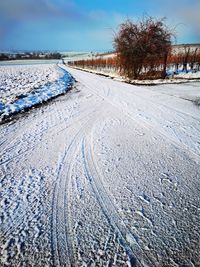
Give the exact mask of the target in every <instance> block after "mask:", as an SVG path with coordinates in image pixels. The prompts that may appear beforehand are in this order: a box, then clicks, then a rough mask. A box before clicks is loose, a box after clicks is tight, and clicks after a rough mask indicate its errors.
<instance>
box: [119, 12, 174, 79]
mask: <svg viewBox="0 0 200 267" xmlns="http://www.w3.org/2000/svg"><path fill="white" fill-rule="evenodd" d="M171 36H172V34H171V31H170V30H169V29H168V28H167V27H166V26H165V24H164V19H161V20H155V19H153V18H152V17H147V18H144V19H143V20H142V21H141V22H139V23H133V22H131V21H130V20H127V21H126V22H125V23H122V24H121V25H120V29H119V32H118V33H117V35H116V36H115V38H114V48H115V50H116V52H117V55H118V62H119V64H120V69H121V72H122V73H123V74H124V75H126V76H127V77H129V78H134V79H136V78H139V77H140V76H141V73H142V72H143V71H144V69H145V70H146V71H147V73H149V74H150V73H152V72H153V71H155V66H156V68H157V65H156V64H155V63H156V62H158V59H159V60H160V61H161V62H160V63H161V66H162V67H161V69H160V76H161V77H162V78H165V76H166V64H167V56H168V53H169V51H170V49H171ZM157 71H158V69H157Z"/></svg>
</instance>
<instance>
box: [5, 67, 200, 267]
mask: <svg viewBox="0 0 200 267" xmlns="http://www.w3.org/2000/svg"><path fill="white" fill-rule="evenodd" d="M66 70H67V71H69V72H70V73H71V75H72V76H73V77H74V78H75V79H76V81H77V82H76V84H75V86H74V88H73V89H72V90H71V91H70V92H68V93H67V94H66V95H63V96H60V97H58V98H56V99H54V100H53V101H51V102H49V103H48V105H44V106H41V107H39V108H37V109H34V110H30V111H29V112H28V113H24V114H22V115H17V117H16V119H14V120H13V121H12V122H10V123H7V124H3V125H1V126H0V151H1V158H0V164H1V165H0V196H1V197H0V266H39V267H40V266H41V267H42V266H55V267H63V266H66V267H67V266H72V267H79V266H80V267H81V266H88V267H89V266H91V267H92V266H102V267H106V266H108V267H111V266H127V267H128V266H145V267H146V266H150V267H151V266H159V267H160V266H173V267H176V266H177V267H179V266H182V267H183V266H191V267H193V266H199V265H200V258H199V251H200V233H199V229H200V220H199V218H200V217H199V216H200V198H199V193H200V192H199V188H200V179H199V178H200V168H199V164H200V138H199V137H200V108H199V107H197V106H195V105H194V104H193V103H192V101H193V100H194V99H195V98H196V97H199V96H200V86H199V83H190V84H184V85H172V84H171V85H163V86H155V87H142V86H133V85H128V84H125V83H121V82H117V81H113V80H111V79H108V78H104V77H101V76H97V75H94V74H89V73H86V72H83V71H79V70H75V69H68V68H67V67H66Z"/></svg>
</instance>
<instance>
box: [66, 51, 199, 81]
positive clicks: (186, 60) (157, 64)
mask: <svg viewBox="0 0 200 267" xmlns="http://www.w3.org/2000/svg"><path fill="white" fill-rule="evenodd" d="M69 65H70V66H74V67H79V68H83V69H92V70H99V71H107V72H111V71H112V72H115V73H119V74H122V75H123V73H124V70H123V64H121V62H120V58H119V57H117V56H115V57H110V58H103V57H102V58H101V57H99V58H95V59H88V60H78V61H73V62H69ZM162 69H163V59H162V58H157V59H156V60H154V61H153V60H151V59H149V60H145V62H143V69H142V72H141V74H140V76H139V77H138V78H139V79H145V78H148V79H151V78H152V79H153V78H161V76H162ZM169 69H170V70H171V71H173V72H174V73H177V72H178V71H185V72H188V71H189V70H191V71H199V70H200V48H199V49H195V50H193V51H192V50H191V49H190V48H188V49H186V51H184V52H179V53H172V52H171V53H169V54H168V56H167V70H169Z"/></svg>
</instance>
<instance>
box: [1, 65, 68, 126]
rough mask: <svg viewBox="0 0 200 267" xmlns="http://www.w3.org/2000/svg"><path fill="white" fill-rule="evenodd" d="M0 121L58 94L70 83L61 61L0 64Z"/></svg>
mask: <svg viewBox="0 0 200 267" xmlns="http://www.w3.org/2000/svg"><path fill="white" fill-rule="evenodd" d="M0 77H1V83H0V121H1V120H3V119H4V118H5V117H7V116H9V115H11V114H13V113H16V112H20V111H22V110H24V109H27V108H30V107H33V106H34V105H36V104H39V103H42V102H44V101H47V100H49V99H51V98H53V97H55V96H57V95H60V94H62V93H64V92H66V90H67V89H68V88H69V87H70V86H71V85H72V78H71V76H70V75H69V74H68V73H67V72H66V71H65V70H64V69H63V68H62V65H60V66H56V65H55V64H47V65H23V66H19V65H15V66H1V67H0Z"/></svg>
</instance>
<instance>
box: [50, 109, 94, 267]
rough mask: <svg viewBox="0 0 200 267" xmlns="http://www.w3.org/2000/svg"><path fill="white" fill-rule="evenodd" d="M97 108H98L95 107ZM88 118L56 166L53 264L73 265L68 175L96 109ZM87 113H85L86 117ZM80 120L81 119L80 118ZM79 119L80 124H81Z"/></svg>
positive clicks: (53, 213)
mask: <svg viewBox="0 0 200 267" xmlns="http://www.w3.org/2000/svg"><path fill="white" fill-rule="evenodd" d="M96 110H98V108H96ZM90 115H91V116H90V117H89V119H87V120H86V122H85V123H84V124H83V125H81V127H80V128H79V130H78V131H76V133H75V134H74V133H73V132H72V133H71V135H74V137H73V139H72V140H71V142H70V144H69V145H68V146H67V147H66V148H65V151H64V153H63V156H62V158H61V160H60V162H59V164H58V167H57V177H56V182H55V186H54V189H53V197H52V220H51V231H52V233H51V236H52V238H51V247H52V257H53V266H62V267H63V266H66V267H68V266H71V267H75V266H76V265H75V260H74V253H73V247H74V246H73V241H72V238H71V237H72V230H71V226H70V222H71V219H70V216H71V215H70V209H69V202H70V201H69V200H70V192H69V188H70V177H71V166H72V164H73V160H74V155H75V152H76V149H77V147H78V145H79V143H80V142H81V139H82V138H83V136H84V130H85V129H87V128H88V127H89V125H90V123H93V121H94V118H95V115H96V111H95V112H93V111H92V112H91V113H90ZM88 116H89V115H87V117H88ZM81 121H82V120H81ZM81 121H79V122H80V124H81Z"/></svg>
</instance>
